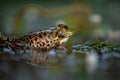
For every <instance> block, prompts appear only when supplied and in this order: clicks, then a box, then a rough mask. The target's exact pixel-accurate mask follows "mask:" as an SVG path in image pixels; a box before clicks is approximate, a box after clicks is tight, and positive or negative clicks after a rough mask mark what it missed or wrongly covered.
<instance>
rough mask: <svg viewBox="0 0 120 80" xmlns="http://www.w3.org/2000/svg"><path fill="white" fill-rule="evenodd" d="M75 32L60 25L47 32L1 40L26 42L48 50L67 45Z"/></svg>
mask: <svg viewBox="0 0 120 80" xmlns="http://www.w3.org/2000/svg"><path fill="white" fill-rule="evenodd" d="M73 33H74V30H73V29H71V28H69V27H68V26H66V25H64V24H59V25H58V27H55V28H50V29H47V30H42V31H37V32H32V33H29V34H27V35H25V36H23V37H21V38H14V37H12V38H9V37H7V38H5V39H3V38H0V40H1V42H2V41H3V42H4V41H8V42H12V43H16V42H17V43H21V42H24V43H26V44H28V45H29V46H31V47H34V48H40V49H46V48H54V47H55V48H59V47H60V45H62V44H63V43H65V42H66V41H67V40H68V39H69V37H70V36H72V35H73Z"/></svg>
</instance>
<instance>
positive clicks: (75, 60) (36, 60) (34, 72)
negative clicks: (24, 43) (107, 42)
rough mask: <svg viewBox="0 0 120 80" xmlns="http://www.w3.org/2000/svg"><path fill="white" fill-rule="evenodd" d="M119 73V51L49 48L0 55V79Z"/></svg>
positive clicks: (77, 78) (106, 79)
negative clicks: (101, 53) (77, 50)
mask: <svg viewBox="0 0 120 80" xmlns="http://www.w3.org/2000/svg"><path fill="white" fill-rule="evenodd" d="M1 53H2V52H1ZM68 53H69V54H68ZM100 57H101V58H100ZM119 75H120V54H119V53H104V54H103V55H102V56H99V55H98V54H97V53H96V52H95V51H86V52H73V51H72V50H71V51H64V50H56V49H52V50H49V51H40V50H31V51H30V52H28V53H26V54H24V53H23V54H12V55H11V54H0V80H8V79H9V80H96V79H97V80H119V79H120V76H119Z"/></svg>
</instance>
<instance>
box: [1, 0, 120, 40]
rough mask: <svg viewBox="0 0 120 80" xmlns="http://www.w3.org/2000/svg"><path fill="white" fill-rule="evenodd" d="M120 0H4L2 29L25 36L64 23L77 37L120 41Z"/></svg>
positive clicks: (8, 32)
mask: <svg viewBox="0 0 120 80" xmlns="http://www.w3.org/2000/svg"><path fill="white" fill-rule="evenodd" d="M119 4H120V1H119V0H52V1H49V0H43V1H42V0H20V1H16V0H2V1H1V2H0V11H1V12H0V32H2V33H4V34H6V35H16V36H22V35H24V34H26V33H29V32H31V31H38V30H40V29H47V28H48V27H54V26H56V24H59V23H65V24H67V25H68V26H70V27H72V28H74V29H75V36H76V37H77V39H78V42H79V39H80V40H81V38H82V39H86V40H87V39H91V38H92V39H94V38H96V37H100V38H102V39H105V40H112V41H114V42H116V41H117V42H119V38H120V30H119V29H120V27H119V25H120V23H119V21H120V17H119V14H120V8H119V7H120V5H119Z"/></svg>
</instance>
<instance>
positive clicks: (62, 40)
mask: <svg viewBox="0 0 120 80" xmlns="http://www.w3.org/2000/svg"><path fill="white" fill-rule="evenodd" d="M68 39H69V37H66V38H63V39H61V40H60V44H62V43H65V42H66V41H67V40H68Z"/></svg>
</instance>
